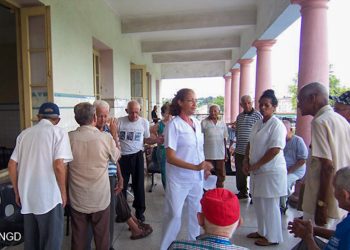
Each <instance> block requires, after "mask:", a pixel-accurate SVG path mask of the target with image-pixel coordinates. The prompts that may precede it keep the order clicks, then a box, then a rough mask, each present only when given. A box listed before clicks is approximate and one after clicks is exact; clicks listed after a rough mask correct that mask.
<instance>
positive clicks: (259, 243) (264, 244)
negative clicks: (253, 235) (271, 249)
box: [254, 238, 278, 247]
mask: <svg viewBox="0 0 350 250" xmlns="http://www.w3.org/2000/svg"><path fill="white" fill-rule="evenodd" d="M254 244H255V245H257V246H261V247H267V246H274V245H278V242H269V241H268V240H267V239H266V238H260V239H257V240H256V241H255V242H254Z"/></svg>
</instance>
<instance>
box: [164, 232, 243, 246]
mask: <svg viewBox="0 0 350 250" xmlns="http://www.w3.org/2000/svg"><path fill="white" fill-rule="evenodd" d="M187 249H190V250H197V249H198V250H200V249H224V250H232V249H236V250H247V249H248V248H245V247H241V246H236V245H234V244H232V243H231V242H230V239H229V238H226V237H221V236H217V235H205V234H204V235H200V236H198V237H197V240H195V241H191V240H177V241H174V242H173V243H171V245H170V247H169V248H168V250H187Z"/></svg>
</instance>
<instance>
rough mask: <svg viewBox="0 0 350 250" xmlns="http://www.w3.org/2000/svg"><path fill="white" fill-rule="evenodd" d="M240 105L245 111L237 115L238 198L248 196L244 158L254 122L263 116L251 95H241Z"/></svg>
mask: <svg viewBox="0 0 350 250" xmlns="http://www.w3.org/2000/svg"><path fill="white" fill-rule="evenodd" d="M240 106H241V107H242V108H243V112H242V113H240V114H239V115H238V116H237V120H236V122H237V123H236V150H235V165H236V186H237V189H238V191H239V193H238V194H237V197H238V199H246V198H248V187H247V176H246V175H245V174H244V172H243V160H244V156H245V152H246V147H247V144H248V139H249V135H250V132H251V131H252V128H253V126H254V124H255V123H256V122H257V121H258V120H260V119H261V118H262V115H261V114H260V113H259V112H258V111H256V110H255V109H254V108H253V106H252V98H251V97H250V96H249V95H244V96H242V97H241V101H240Z"/></svg>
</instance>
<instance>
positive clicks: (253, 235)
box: [247, 232, 264, 239]
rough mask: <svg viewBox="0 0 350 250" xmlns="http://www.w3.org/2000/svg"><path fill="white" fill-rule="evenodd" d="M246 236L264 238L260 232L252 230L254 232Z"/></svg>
mask: <svg viewBox="0 0 350 250" xmlns="http://www.w3.org/2000/svg"><path fill="white" fill-rule="evenodd" d="M247 238H249V239H261V238H264V236H261V235H260V234H258V232H254V233H250V234H248V235H247Z"/></svg>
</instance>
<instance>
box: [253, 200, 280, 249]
mask: <svg viewBox="0 0 350 250" xmlns="http://www.w3.org/2000/svg"><path fill="white" fill-rule="evenodd" d="M279 203H280V199H279V198H278V197H277V198H262V197H253V205H254V208H255V214H256V220H257V222H258V233H259V234H260V235H261V236H264V237H265V238H266V239H267V240H268V241H269V242H271V243H280V242H283V235H282V222H281V212H280V205H279Z"/></svg>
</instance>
